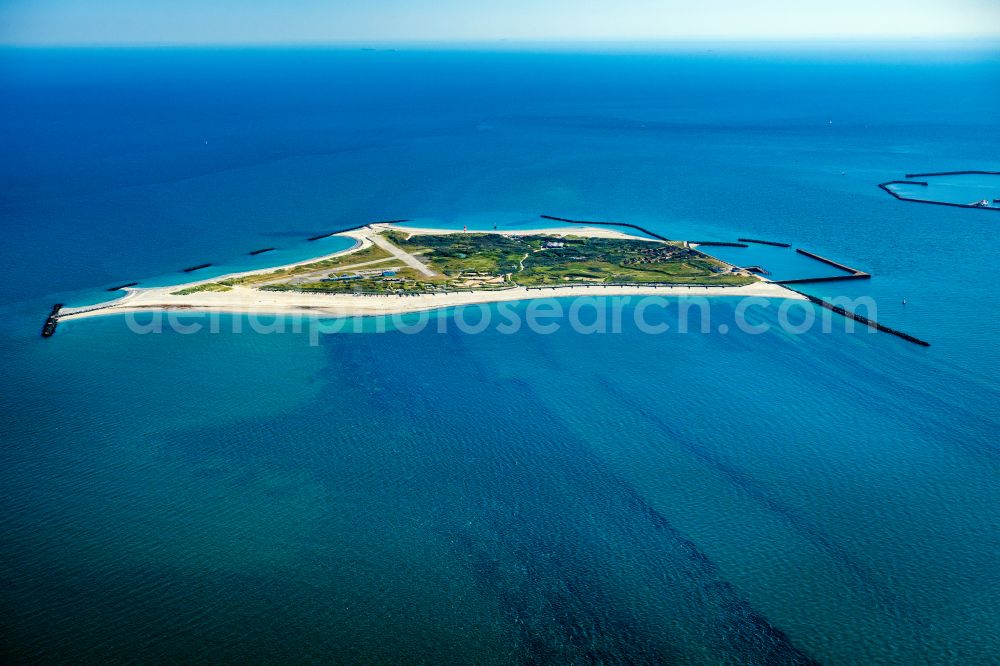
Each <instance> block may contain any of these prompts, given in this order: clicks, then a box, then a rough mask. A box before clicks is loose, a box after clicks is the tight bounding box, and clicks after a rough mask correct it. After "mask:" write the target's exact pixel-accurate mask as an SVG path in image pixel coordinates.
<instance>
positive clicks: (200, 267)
mask: <svg viewBox="0 0 1000 666" xmlns="http://www.w3.org/2000/svg"><path fill="white" fill-rule="evenodd" d="M211 265H212V264H198V265H197V266H189V267H188V268H185V269H184V271H183V272H185V273H193V272H195V271H200V270H201V269H203V268H208V267H209V266H211Z"/></svg>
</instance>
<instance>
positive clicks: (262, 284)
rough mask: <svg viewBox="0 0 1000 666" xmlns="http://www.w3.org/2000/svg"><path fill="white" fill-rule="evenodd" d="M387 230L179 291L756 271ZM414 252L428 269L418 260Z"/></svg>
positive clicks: (610, 247) (385, 287)
mask: <svg viewBox="0 0 1000 666" xmlns="http://www.w3.org/2000/svg"><path fill="white" fill-rule="evenodd" d="M382 237H383V238H384V239H385V240H386V241H388V242H389V243H391V244H392V245H394V246H396V247H397V248H399V250H401V252H398V253H397V254H394V253H392V252H390V251H389V250H387V249H384V248H383V247H380V246H378V245H369V246H368V247H366V248H363V249H360V250H356V251H349V252H346V253H343V254H339V255H337V256H335V257H330V258H328V259H323V260H321V261H315V262H311V263H306V264H301V265H298V266H292V267H285V268H279V269H276V270H273V271H270V272H262V273H254V274H251V275H243V276H240V277H235V278H228V279H225V280H219V281H217V282H210V283H205V284H201V285H197V286H194V287H188V288H187V289H182V290H180V291H177V292H174V293H175V294H178V295H184V294H190V293H194V292H198V291H226V290H229V289H231V288H232V287H236V286H245V287H254V288H258V289H263V290H268V291H307V292H331V293H375V294H390V293H394V294H399V293H403V294H407V293H428V292H440V291H461V290H466V291H468V290H476V291H482V290H491V289H510V288H513V287H544V286H561V285H574V284H576V285H580V284H594V285H597V284H605V285H608V284H614V285H653V284H663V285H706V286H707V285H714V286H739V285H744V284H750V283H752V282H755V281H756V279H757V278H755V277H754V276H752V275H750V274H749V273H747V272H746V271H742V270H740V269H733V268H731V267H730V266H728V265H727V264H724V263H722V262H720V261H718V260H716V259H713V258H712V257H709V256H708V255H706V254H704V253H702V252H699V251H697V250H694V249H691V248H688V247H685V245H684V244H683V243H663V242H660V241H647V240H641V239H624V238H603V237H589V236H586V237H585V236H572V235H569V236H555V235H525V236H518V235H507V234H495V233H462V234H456V233H452V234H415V235H410V234H407V233H405V232H403V231H399V230H391V231H387V232H383V233H382ZM404 253H405V254H408V255H410V257H405V255H404ZM404 257H405V258H404ZM412 258H416V259H417V260H418V261H420V262H421V263H422V264H424V265H425V266H426V267H427V269H429V270H428V271H420V270H417V269H416V268H414V267H413V265H412ZM427 272H430V273H431V275H428V274H427Z"/></svg>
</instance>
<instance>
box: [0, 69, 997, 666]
mask: <svg viewBox="0 0 1000 666" xmlns="http://www.w3.org/2000/svg"><path fill="white" fill-rule="evenodd" d="M0 59H2V60H0V61H2V63H3V66H2V67H0V74H2V78H0V84H2V85H3V87H4V91H5V92H6V97H7V98H8V99H9V100H11V102H10V103H9V104H8V105H6V106H5V107H4V109H3V110H2V111H0V120H2V125H0V127H2V132H3V137H4V139H5V141H6V142H7V144H8V145H9V146H10V148H11V150H10V151H9V153H8V155H7V156H6V157H5V158H4V160H3V161H2V164H0V167H2V169H3V176H4V179H5V183H6V185H5V187H4V188H3V190H2V192H0V206H2V216H3V217H2V219H3V224H4V229H5V233H6V234H7V239H8V242H7V243H5V244H4V245H3V247H2V249H0V252H2V253H3V262H0V266H2V267H3V268H2V270H3V271H4V277H5V280H3V281H2V282H0V295H2V305H0V312H2V313H3V316H4V320H5V322H7V326H6V327H5V328H4V330H3V331H2V332H0V351H2V354H3V362H4V367H5V370H6V372H5V377H6V379H5V381H4V382H3V384H2V385H0V414H2V415H3V416H2V418H3V423H2V427H3V437H2V448H0V455H2V458H0V491H2V492H0V501H2V505H0V509H2V510H0V537H2V539H0V544H2V546H0V585H2V587H3V589H4V593H3V611H4V612H3V613H2V614H0V618H2V619H0V623H2V626H0V635H2V643H0V647H2V651H3V654H4V655H5V657H6V658H7V659H8V660H16V661H19V662H38V661H74V662H97V661H108V660H111V661H161V660H165V659H172V660H176V661H182V660H183V661H191V662H218V661H223V660H225V661H230V660H237V659H242V660H252V661H280V660H285V661H323V662H330V661H352V660H353V661H362V660H363V661H374V662H386V663H398V662H399V661H400V660H404V661H413V662H421V661H422V662H434V663H470V662H477V663H568V662H589V661H604V662H608V663H644V662H645V663H664V662H666V663H697V664H700V663H805V662H807V661H809V660H815V661H819V662H822V663H836V664H856V663H956V664H976V663H982V664H986V663H991V662H992V661H993V660H994V658H995V655H996V654H997V652H998V650H1000V615H998V613H997V611H996V608H997V607H998V601H1000V577H998V576H997V574H996V571H997V569H998V567H997V564H998V563H997V555H996V554H997V552H1000V548H998V546H1000V543H998V541H1000V537H998V534H1000V532H998V531H997V529H996V525H997V521H998V518H1000V490H998V486H997V483H996V478H997V473H998V472H1000V457H998V456H1000V451H998V449H997V441H998V439H1000V438H998V432H1000V429H998V422H997V421H998V412H997V405H998V400H997V398H998V386H997V382H996V376H997V372H998V371H1000V357H998V353H997V347H996V344H995V328H996V314H995V308H993V307H992V303H993V302H995V296H994V295H993V293H992V290H991V289H992V287H991V283H990V281H989V280H988V279H985V278H984V272H983V271H984V266H989V265H991V262H992V257H993V255H994V254H995V253H996V250H997V248H996V236H995V234H994V233H993V226H992V224H993V222H994V220H993V218H992V215H993V214H991V213H981V212H979V211H965V210H960V209H948V208H943V207H936V206H920V205H916V204H908V203H903V202H897V201H895V200H893V199H892V198H891V197H889V196H887V195H886V194H885V193H883V192H881V191H880V190H878V189H877V188H876V187H875V184H876V183H878V182H884V181H886V180H890V179H892V178H896V177H898V174H901V173H906V172H912V171H914V170H928V171H930V170H935V169H937V168H957V167H955V165H956V164H957V165H960V166H961V167H964V168H982V169H991V168H992V169H994V170H995V169H996V168H997V165H996V164H995V158H996V155H998V154H1000V144H998V143H997V139H996V137H995V135H994V133H992V132H990V131H988V130H989V128H990V127H992V124H993V122H994V119H995V118H996V117H997V114H998V111H1000V102H998V100H997V98H996V97H995V96H994V95H992V94H990V93H989V91H990V90H996V87H995V85H991V84H992V83H995V80H996V72H997V71H1000V69H998V68H997V64H998V63H997V61H996V58H995V55H992V54H989V53H982V54H978V55H976V56H975V57H972V56H970V57H968V58H967V59H966V60H967V61H963V62H958V63H955V62H948V63H939V62H933V61H931V57H930V56H915V55H911V56H907V57H905V58H904V57H898V58H892V59H891V62H889V60H890V59H889V58H888V56H886V61H880V60H878V59H875V60H874V61H870V62H857V61H855V62H846V61H843V60H837V59H836V58H832V57H825V56H824V57H820V56H818V55H815V54H814V55H812V56H805V55H802V56H796V57H795V58H791V57H787V56H786V57H779V56H774V55H756V56H754V57H750V56H746V55H724V54H721V55H720V54H714V55H702V56H693V55H687V56H652V55H645V56H635V55H633V56H623V57H612V56H607V55H586V56H584V55H569V54H562V55H540V54H535V55H528V54H510V53H508V54H485V53H478V54H476V53H465V54H443V53H432V54H427V53H424V54H421V53H405V52H400V53H397V54H394V55H392V54H387V53H376V54H361V53H352V52H338V51H320V52H314V51H295V52H284V51H269V52H246V53H236V52H228V51H223V52H214V53H213V52H196V51H183V52H156V51H152V52H141V53H139V52H129V51H121V52H118V53H114V54H112V53H97V52H84V53H72V52H71V53H66V52H57V51H37V52H35V51H32V52H4V53H2V54H0ZM484 73H488V74H489V76H488V77H485V76H484ZM928 80H933V81H934V82H935V84H936V85H937V88H938V89H939V90H941V91H944V93H947V94H944V93H943V94H942V96H941V97H940V101H934V100H927V99H925V98H923V97H920V96H919V93H918V89H917V88H914V87H913V86H912V85H910V84H912V83H913V82H915V81H921V82H923V83H925V84H926V82H927V81H928ZM970 81H973V82H985V84H986V85H969V82H970ZM720 82H723V83H724V84H725V85H720ZM276 92H277V93H280V94H276ZM778 93H781V94H782V95H783V99H786V100H787V102H786V103H785V104H783V105H781V106H780V107H776V106H775V105H774V104H773V99H774V98H775V95H776V94H778ZM935 99H937V98H935ZM401 100H402V101H405V110H406V112H405V113H402V112H400V106H401V105H402V102H401ZM734 100H735V101H734ZM859 100H864V103H863V104H862V103H861V102H859ZM945 100H947V101H945ZM722 102H726V103H725V104H722ZM918 102H920V103H921V104H923V107H921V108H922V109H923V112H922V113H921V114H919V115H918V114H915V113H913V112H911V111H910V109H912V108H915V107H916V105H917V103H918ZM928 105H929V107H932V108H928ZM831 120H832V121H833V122H832V123H831V122H830V121H831ZM71 138H72V140H70V139H71ZM206 140H207V141H208V143H207V144H206V143H205V141H206ZM540 213H549V214H555V215H562V216H565V217H572V218H580V219H607V220H621V221H626V222H631V223H635V224H639V225H642V226H645V227H648V228H650V229H654V230H656V231H659V232H660V233H663V234H664V235H666V236H670V237H673V238H694V239H700V240H723V241H731V240H735V239H736V238H737V237H739V236H748V237H755V238H764V239H771V240H778V241H785V242H790V243H793V244H794V246H795V247H805V248H807V249H810V250H813V251H815V252H817V253H819V254H821V255H823V256H828V257H831V258H833V259H836V260H839V261H843V262H845V263H846V264H848V265H851V266H855V267H858V268H860V269H862V270H866V271H869V272H871V273H872V274H873V275H874V278H873V279H872V280H870V281H864V282H857V283H829V284H826V285H816V286H813V287H811V288H810V289H809V291H810V293H815V294H818V295H822V296H826V297H833V296H851V297H858V296H870V297H872V298H873V299H874V300H875V302H876V303H877V306H878V319H879V320H880V321H883V322H884V323H886V324H888V325H890V326H894V327H897V328H900V329H902V330H904V331H907V332H909V333H912V334H914V335H918V336H919V337H922V338H925V339H927V340H929V341H931V343H932V346H931V347H930V348H928V349H924V348H920V347H916V346H913V345H909V344H907V343H905V342H903V341H901V340H898V339H896V338H892V337H890V336H886V335H881V334H868V333H855V334H848V333H845V332H843V330H841V329H839V328H838V329H836V330H834V331H833V332H831V333H829V334H824V333H821V332H819V331H812V332H810V333H807V334H804V335H792V334H789V333H787V332H784V331H782V330H781V329H780V328H779V327H777V326H774V324H776V323H777V317H778V313H777V309H776V306H774V307H771V308H768V309H758V310H756V311H755V313H754V315H753V317H752V318H753V321H754V322H755V323H765V324H771V325H772V326H771V330H770V331H769V332H767V333H763V334H760V335H750V334H746V333H741V332H739V330H738V327H737V326H736V321H735V316H736V314H735V313H736V308H737V307H738V305H739V304H738V302H737V301H735V300H733V299H718V300H715V301H713V304H712V306H711V317H712V324H713V326H712V327H711V331H712V332H711V333H706V334H701V333H688V334H681V333H679V332H678V328H679V323H680V322H679V321H678V319H677V317H678V314H677V310H676V309H674V308H671V307H668V308H667V309H666V310H665V311H663V310H662V309H660V310H657V312H658V313H659V314H657V316H658V317H661V318H662V323H668V324H670V325H671V329H670V330H669V331H668V332H666V333H663V334H661V335H648V334H645V333H642V332H641V331H639V330H637V329H636V328H635V327H634V326H630V325H625V326H624V327H623V330H622V332H620V333H615V334H611V333H609V334H593V335H581V334H578V333H575V332H573V331H570V330H566V329H561V330H559V331H557V332H555V333H552V334H538V333H532V332H530V331H521V332H519V333H517V334H514V335H504V334H502V333H500V332H498V331H496V330H495V329H494V328H489V329H487V331H486V332H484V333H482V334H479V335H469V334H466V333H462V332H461V331H459V330H457V329H456V328H455V327H454V326H453V325H448V326H446V330H445V332H438V330H439V329H438V325H439V322H442V321H443V322H445V324H449V323H453V321H454V320H453V319H452V318H451V317H450V316H449V315H448V313H445V314H439V315H437V316H436V318H435V319H433V321H432V322H431V323H430V324H429V325H428V327H427V328H426V329H425V330H423V331H422V332H419V333H416V334H408V333H405V332H403V331H401V330H393V329H392V327H390V328H389V330H388V331H387V332H384V333H378V332H376V328H377V327H376V324H375V323H374V322H371V321H367V322H364V323H363V326H362V329H363V331H362V332H359V333H350V332H341V333H337V334H330V335H323V336H321V337H320V338H319V344H317V345H314V346H313V345H310V344H309V334H308V331H304V332H299V333H296V332H292V331H291V330H290V329H291V323H290V322H286V323H287V325H288V330H286V332H284V333H272V334H254V333H248V332H243V333H233V332H232V330H233V326H234V325H236V323H237V322H242V323H243V324H244V329H245V328H247V326H246V323H247V322H246V320H245V319H244V318H233V317H222V318H221V319H220V320H219V324H220V325H219V328H220V332H219V333H211V332H209V331H202V332H200V333H195V334H181V333H177V332H167V333H163V334H148V335H136V334H134V333H132V332H130V331H129V329H128V327H127V326H126V321H125V319H124V318H122V317H109V318H97V319H90V320H84V321H78V322H66V323H64V324H63V325H61V326H60V328H59V331H58V333H57V334H56V336H55V337H53V338H51V339H49V340H41V339H40V338H38V337H37V336H38V329H39V328H40V325H41V321H42V318H43V316H44V313H45V312H46V310H47V308H48V306H49V305H50V304H51V303H52V302H55V301H57V300H63V301H65V302H73V303H76V302H81V303H82V302H85V301H86V300H87V299H93V298H96V297H97V296H98V295H99V292H98V291H96V290H97V289H99V288H100V287H101V286H102V285H105V286H107V285H110V284H114V283H118V282H126V281H131V280H132V279H141V280H143V281H144V282H146V280H155V279H162V280H164V281H165V282H169V281H171V280H172V279H173V277H172V276H175V275H176V273H174V271H176V270H177V269H178V268H181V267H183V266H188V265H193V264H197V263H201V262H205V261H211V262H212V263H215V264H218V270H220V271H224V272H228V270H229V269H228V268H226V267H238V268H243V267H245V266H247V267H248V266H249V264H250V262H253V261H257V260H259V261H261V262H262V264H263V265H267V263H271V262H273V263H278V260H279V259H280V260H282V261H284V260H288V259H287V258H286V257H291V256H294V257H296V258H298V257H299V256H300V255H299V254H297V253H299V252H302V253H306V252H311V251H312V250H311V248H309V247H308V246H310V245H315V243H310V244H307V243H305V242H304V239H305V238H307V237H310V236H313V235H316V234H319V233H322V232H326V231H330V230H333V229H337V228H344V227H349V226H354V225H355V224H359V223H362V222H366V221H371V220H378V219H397V218H412V219H414V220H415V221H416V222H417V223H419V224H421V225H425V226H442V227H449V228H460V227H461V226H462V225H468V226H469V228H470V229H477V228H479V229H483V228H486V229H488V228H491V227H492V226H493V225H494V224H495V225H497V226H498V227H499V228H531V227H537V226H541V225H542V224H544V222H543V221H541V220H539V219H538V217H537V215H538V214H540ZM317 243H323V241H317ZM268 246H275V247H281V248H282V252H283V253H287V254H283V255H281V256H280V257H279V256H278V255H277V253H269V254H265V255H261V256H260V257H258V258H256V259H255V258H250V257H247V256H246V252H248V251H250V250H252V249H255V248H258V247H268ZM323 251H327V250H326V249H324V250H323ZM718 254H719V256H722V257H724V258H726V259H728V260H732V261H739V262H741V263H760V264H761V265H764V266H765V267H766V268H769V269H770V270H772V272H773V273H774V274H775V276H788V277H792V276H798V275H801V272H802V271H808V272H809V274H811V275H819V274H830V273H831V272H832V271H830V270H829V269H828V268H826V267H823V266H821V265H819V264H816V263H815V262H811V261H807V260H803V259H802V258H801V257H799V256H797V255H795V253H794V252H793V251H792V250H779V249H772V248H767V247H752V248H747V249H739V248H734V249H731V250H730V249H725V250H719V251H718ZM301 256H305V255H301ZM742 258H747V259H746V260H744V259H742ZM750 259H752V261H751V260H750ZM224 269H225V270H224ZM195 275H198V274H195ZM205 275H208V274H205ZM156 276H160V277H159V278H157V277H156ZM199 277H200V276H199ZM904 297H905V298H906V300H907V304H906V305H905V306H904V305H902V302H901V301H902V299H903V298H904ZM73 299H77V300H73ZM526 308H527V306H526V305H524V304H522V305H519V306H517V307H516V308H515V309H514V312H515V313H518V314H520V315H525V314H526ZM488 312H489V313H490V315H491V316H499V314H500V311H499V308H496V307H493V308H490V309H488ZM623 312H624V319H625V321H626V322H628V321H629V319H630V317H631V316H632V315H634V313H635V304H634V303H632V304H625V305H624V306H623ZM470 316H471V315H470ZM799 316H801V311H799V312H798V313H797V314H795V315H794V317H799ZM719 324H725V325H727V326H728V328H729V332H728V333H725V334H723V333H720V332H719V330H718V325H719Z"/></svg>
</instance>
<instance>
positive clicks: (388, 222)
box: [306, 220, 409, 241]
mask: <svg viewBox="0 0 1000 666" xmlns="http://www.w3.org/2000/svg"><path fill="white" fill-rule="evenodd" d="M403 222H409V220H383V221H381V222H366V223H364V224H359V225H357V226H354V227H348V228H346V229H337V230H336V231H331V232H330V233H328V234H320V235H319V236H313V237H312V238H307V239H306V240H307V241H318V240H322V239H324V238H329V237H330V236H336V235H337V234H343V233H347V232H348V231H357V230H358V229H364V228H365V227H370V226H371V225H373V224H401V223H403Z"/></svg>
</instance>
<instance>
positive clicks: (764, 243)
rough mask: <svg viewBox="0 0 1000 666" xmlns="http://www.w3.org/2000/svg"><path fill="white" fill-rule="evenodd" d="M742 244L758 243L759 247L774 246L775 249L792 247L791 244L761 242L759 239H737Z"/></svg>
mask: <svg viewBox="0 0 1000 666" xmlns="http://www.w3.org/2000/svg"><path fill="white" fill-rule="evenodd" d="M736 240H738V241H739V242H741V243H756V244H757V245H773V246H774V247H791V246H792V245H791V244H790V243H779V242H777V241H768V240H760V239H759V238H737V239H736Z"/></svg>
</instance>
